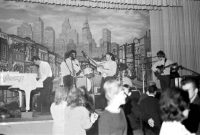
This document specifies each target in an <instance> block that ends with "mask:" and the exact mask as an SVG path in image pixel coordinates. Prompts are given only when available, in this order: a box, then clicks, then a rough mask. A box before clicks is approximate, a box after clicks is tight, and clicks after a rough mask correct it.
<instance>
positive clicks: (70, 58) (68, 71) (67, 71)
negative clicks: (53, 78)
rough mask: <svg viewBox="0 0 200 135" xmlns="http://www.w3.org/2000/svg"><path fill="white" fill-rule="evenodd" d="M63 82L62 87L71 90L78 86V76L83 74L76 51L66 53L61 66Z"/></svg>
mask: <svg viewBox="0 0 200 135" xmlns="http://www.w3.org/2000/svg"><path fill="white" fill-rule="evenodd" d="M60 69H61V82H60V85H61V86H64V87H67V88H68V89H70V88H71V87H72V86H73V85H75V86H76V76H78V75H79V74H80V73H81V66H80V63H79V61H78V60H77V59H76V51H75V50H71V51H70V52H66V53H65V56H64V61H63V62H62V63H61V65H60Z"/></svg>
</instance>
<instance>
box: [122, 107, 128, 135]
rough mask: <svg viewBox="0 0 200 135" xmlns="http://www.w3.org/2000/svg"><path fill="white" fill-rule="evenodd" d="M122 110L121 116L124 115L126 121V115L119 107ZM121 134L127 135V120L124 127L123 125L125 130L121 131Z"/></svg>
mask: <svg viewBox="0 0 200 135" xmlns="http://www.w3.org/2000/svg"><path fill="white" fill-rule="evenodd" d="M121 111H122V114H123V117H124V121H125V122H126V117H125V114H124V111H123V110H122V109H121ZM123 135H127V122H126V127H125V130H124V132H123Z"/></svg>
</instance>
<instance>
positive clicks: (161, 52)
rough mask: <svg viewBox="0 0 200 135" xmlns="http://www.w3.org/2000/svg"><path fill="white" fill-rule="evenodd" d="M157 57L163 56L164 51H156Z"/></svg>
mask: <svg viewBox="0 0 200 135" xmlns="http://www.w3.org/2000/svg"><path fill="white" fill-rule="evenodd" d="M157 57H162V58H165V53H164V52H163V51H161V50H160V51H158V52H157Z"/></svg>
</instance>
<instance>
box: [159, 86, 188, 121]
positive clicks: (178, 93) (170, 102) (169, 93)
mask: <svg viewBox="0 0 200 135" xmlns="http://www.w3.org/2000/svg"><path fill="white" fill-rule="evenodd" d="M189 103H190V100H189V96H188V92H186V91H184V90H182V89H180V88H168V89H166V91H164V92H163V93H162V95H161V99H160V109H161V117H162V119H163V120H164V121H174V120H175V121H182V120H184V119H185V118H187V117H188V112H189Z"/></svg>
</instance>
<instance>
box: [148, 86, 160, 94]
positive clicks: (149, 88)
mask: <svg viewBox="0 0 200 135" xmlns="http://www.w3.org/2000/svg"><path fill="white" fill-rule="evenodd" d="M157 90H158V88H157V87H156V85H151V86H149V87H148V88H147V91H148V92H149V93H154V92H157Z"/></svg>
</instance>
